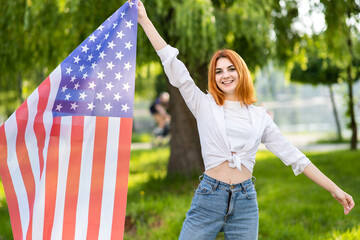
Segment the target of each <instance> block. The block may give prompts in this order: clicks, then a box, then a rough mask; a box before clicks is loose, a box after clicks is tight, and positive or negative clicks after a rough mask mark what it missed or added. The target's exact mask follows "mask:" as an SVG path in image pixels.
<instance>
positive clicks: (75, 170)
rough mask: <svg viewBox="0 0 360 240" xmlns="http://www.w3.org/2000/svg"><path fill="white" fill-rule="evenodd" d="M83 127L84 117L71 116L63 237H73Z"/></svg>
mask: <svg viewBox="0 0 360 240" xmlns="http://www.w3.org/2000/svg"><path fill="white" fill-rule="evenodd" d="M83 129H84V117H82V116H81V117H73V118H72V129H71V151H70V159H69V170H68V176H67V181H66V195H65V207H64V223H63V239H74V237H75V223H76V208H77V200H78V193H79V181H80V169H81V153H82V142H83V135H84V131H83Z"/></svg>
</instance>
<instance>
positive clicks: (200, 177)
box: [199, 174, 204, 182]
mask: <svg viewBox="0 0 360 240" xmlns="http://www.w3.org/2000/svg"><path fill="white" fill-rule="evenodd" d="M203 179H204V174H201V175H200V176H199V181H200V182H201V181H202V180H203Z"/></svg>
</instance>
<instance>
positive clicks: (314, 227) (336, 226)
mask: <svg viewBox="0 0 360 240" xmlns="http://www.w3.org/2000/svg"><path fill="white" fill-rule="evenodd" d="M169 155H170V151H169V149H168V148H154V149H151V150H134V151H132V153H131V160H130V175H129V188H128V203H127V210H126V226H125V228H126V229H125V236H124V239H125V240H130V239H134V240H137V239H139V240H140V239H144V240H145V239H146V240H151V239H164V240H168V239H169V240H171V239H177V238H178V235H179V233H180V230H181V226H182V222H183V220H184V218H185V214H186V211H187V210H188V208H189V207H190V203H191V199H192V196H193V192H194V190H195V188H196V186H197V185H198V183H199V180H198V178H197V176H194V177H192V178H189V179H185V178H182V177H179V176H177V177H166V168H167V161H168V158H169ZM307 156H308V157H309V158H310V159H311V160H312V161H313V162H314V163H315V165H317V166H318V167H319V168H320V169H321V170H322V171H323V172H324V173H325V174H326V175H328V176H329V177H330V178H331V179H333V180H334V181H335V182H336V183H337V184H338V185H339V186H341V187H342V188H343V189H344V190H345V191H347V192H349V193H350V194H351V195H352V196H353V197H354V200H355V202H357V201H358V199H360V175H359V169H360V152H359V151H357V152H353V151H336V152H327V153H314V152H312V153H307ZM200 174H201V173H199V175H200ZM254 176H255V177H256V178H257V180H256V189H257V192H258V202H259V209H260V210H259V211H260V232H259V239H271V240H273V239H286V240H287V239H290V240H293V239H294V240H296V239H324V240H330V239H331V240H335V239H336V240H338V239H343V240H355V239H360V209H359V207H355V208H354V210H353V211H352V212H351V213H350V214H349V215H348V216H344V214H343V210H342V207H341V206H340V204H338V203H337V202H336V201H335V200H333V198H332V197H331V195H330V194H329V193H328V192H326V191H325V190H323V189H322V188H320V187H319V186H317V185H316V184H315V183H313V182H311V181H310V180H308V179H307V178H306V177H305V176H304V175H299V176H297V177H295V176H294V175H293V173H292V170H291V167H286V166H284V165H283V163H282V162H281V161H280V160H279V159H278V158H277V157H275V156H274V155H273V154H272V153H270V152H267V151H261V152H259V153H258V154H257V163H256V166H255V170H254ZM222 236H223V234H220V235H219V237H218V238H217V239H222ZM1 239H11V229H10V223H9V214H8V212H7V206H6V201H5V197H4V193H3V190H2V186H1V188H0V240H1Z"/></svg>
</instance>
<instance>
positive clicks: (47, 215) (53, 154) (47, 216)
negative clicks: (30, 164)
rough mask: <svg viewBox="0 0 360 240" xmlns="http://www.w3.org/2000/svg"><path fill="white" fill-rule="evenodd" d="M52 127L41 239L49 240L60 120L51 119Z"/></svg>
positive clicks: (57, 118) (56, 177)
mask: <svg viewBox="0 0 360 240" xmlns="http://www.w3.org/2000/svg"><path fill="white" fill-rule="evenodd" d="M53 120H54V122H53V126H52V129H51V133H50V141H49V148H48V155H47V162H46V169H45V171H46V175H45V210H44V211H45V212H44V231H43V239H45V240H47V239H51V231H52V226H53V224H54V215H55V202H56V190H57V181H58V168H59V136H60V125H61V118H60V117H56V118H54V119H53Z"/></svg>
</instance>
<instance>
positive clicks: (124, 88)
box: [123, 83, 130, 91]
mask: <svg viewBox="0 0 360 240" xmlns="http://www.w3.org/2000/svg"><path fill="white" fill-rule="evenodd" d="M123 86H124V87H123V90H126V91H129V88H130V85H129V84H128V83H125V84H123Z"/></svg>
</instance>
